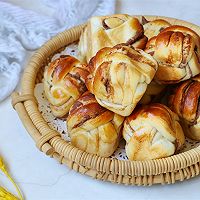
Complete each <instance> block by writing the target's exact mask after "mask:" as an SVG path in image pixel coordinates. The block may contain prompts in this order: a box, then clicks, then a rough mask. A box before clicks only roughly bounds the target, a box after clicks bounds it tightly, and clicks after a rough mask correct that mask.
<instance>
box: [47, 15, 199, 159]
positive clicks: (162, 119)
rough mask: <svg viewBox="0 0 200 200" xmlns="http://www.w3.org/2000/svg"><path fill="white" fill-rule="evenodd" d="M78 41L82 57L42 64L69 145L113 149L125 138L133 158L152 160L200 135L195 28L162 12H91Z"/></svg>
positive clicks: (108, 151) (106, 153)
mask: <svg viewBox="0 0 200 200" xmlns="http://www.w3.org/2000/svg"><path fill="white" fill-rule="evenodd" d="M78 49H79V60H78V59H77V58H74V57H72V56H69V55H66V56H61V57H60V58H58V59H56V60H54V61H52V62H51V63H50V64H49V65H48V66H47V67H46V69H45V72H44V90H45V95H46V97H47V99H48V101H49V103H50V107H51V109H52V113H53V114H54V115H55V116H56V117H60V118H64V119H66V123H67V128H68V132H69V136H70V138H71V143H72V145H74V146H75V147H77V148H79V149H81V150H83V151H86V152H88V153H92V154H96V155H99V156H102V157H109V156H111V155H112V154H113V153H114V151H115V150H116V148H117V146H118V144H119V142H120V140H121V139H123V138H124V140H125V141H126V146H125V150H126V154H127V156H128V159H129V160H149V159H158V158H163V157H167V156H171V155H173V154H175V153H177V152H178V151H179V150H181V148H182V147H183V145H184V143H185V136H187V137H189V138H191V139H194V140H199V141H200V75H198V74H200V37H199V35H198V34H197V33H196V32H194V31H193V30H191V29H190V28H188V27H184V26H180V25H171V24H170V23H169V22H168V21H166V20H163V19H156V20H153V21H148V20H147V19H146V18H144V17H142V19H137V18H135V17H132V16H129V15H125V14H118V15H112V16H101V17H92V18H91V19H90V20H89V21H88V23H87V25H86V27H85V28H84V30H83V32H82V34H81V37H80V41H79V45H78ZM169 88H171V89H169ZM166 91H168V92H167V93H166ZM163 94H165V95H163ZM166 94H167V95H166ZM163 96H165V99H164V101H163V98H162V97H163ZM163 102H165V103H163ZM164 104H165V105H164Z"/></svg>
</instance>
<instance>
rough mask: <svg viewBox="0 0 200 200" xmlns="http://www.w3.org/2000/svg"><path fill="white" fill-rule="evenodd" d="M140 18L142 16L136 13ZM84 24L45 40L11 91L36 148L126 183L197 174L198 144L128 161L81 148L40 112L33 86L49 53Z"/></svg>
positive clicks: (75, 37) (62, 45)
mask: <svg viewBox="0 0 200 200" xmlns="http://www.w3.org/2000/svg"><path fill="white" fill-rule="evenodd" d="M136 17H138V18H140V19H141V17H142V16H136ZM145 17H146V18H147V20H153V19H157V18H162V19H166V20H168V21H169V22H170V23H171V24H178V25H183V26H187V27H189V28H191V29H193V30H194V31H196V32H197V33H198V34H200V27H198V26H196V25H194V24H191V23H188V22H185V21H181V20H178V19H173V18H167V17H160V16H145ZM84 26H85V25H79V26H76V27H74V28H71V29H69V30H66V31H64V32H62V33H60V34H58V35H56V36H55V37H53V38H52V39H51V40H49V41H48V42H46V43H45V44H44V45H43V46H42V47H41V48H40V49H39V50H38V51H37V52H36V53H35V54H34V55H33V56H32V58H31V60H30V61H29V63H28V65H27V66H26V69H25V71H24V74H23V77H22V82H21V93H20V94H18V93H16V92H14V93H13V94H12V105H13V107H14V108H15V110H16V111H17V113H18V115H19V117H20V119H21V121H22V123H23V124H24V126H25V128H26V130H27V131H28V133H29V135H30V136H31V137H32V139H33V140H34V142H35V143H36V146H37V147H38V149H39V150H40V151H42V152H44V153H45V154H46V155H48V156H50V157H53V158H55V159H56V160H58V161H59V162H60V163H61V164H65V165H67V166H68V167H69V168H71V169H73V170H75V171H77V172H79V173H82V174H86V175H88V176H91V177H93V178H96V179H100V180H105V181H110V182H113V183H118V184H127V185H129V184H130V185H152V184H165V183H168V184H171V183H175V182H176V181H178V180H179V181H183V180H185V179H189V178H192V177H195V176H197V175H199V173H200V146H198V147H195V148H193V149H191V150H188V151H185V152H183V153H179V154H177V155H173V156H171V157H168V158H162V159H156V160H147V161H128V160H118V159H116V158H103V157H99V156H96V155H93V154H89V153H86V152H84V151H81V150H79V149H77V148H76V147H74V146H73V145H71V143H70V142H68V141H66V140H64V139H63V138H62V137H61V134H60V133H59V132H58V131H56V130H54V129H52V128H51V127H50V126H49V124H48V123H47V121H46V120H45V119H44V118H43V116H42V115H41V112H40V111H39V109H38V102H37V99H36V98H35V96H34V88H35V85H36V84H37V83H40V82H42V78H43V72H44V67H45V66H46V65H47V64H48V62H49V61H50V59H51V57H52V56H53V55H54V54H56V53H57V52H58V51H61V49H63V48H65V47H66V46H67V45H69V44H71V43H73V42H75V41H77V40H78V39H79V37H80V34H81V31H82V29H83V28H84Z"/></svg>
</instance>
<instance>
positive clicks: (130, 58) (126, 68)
mask: <svg viewBox="0 0 200 200" xmlns="http://www.w3.org/2000/svg"><path fill="white" fill-rule="evenodd" d="M88 70H89V71H90V75H89V76H88V79H87V81H86V84H87V87H88V89H89V91H90V92H91V93H93V94H94V95H95V98H96V99H97V101H98V103H99V104H100V105H101V106H103V107H105V108H107V109H109V110H111V111H113V112H115V113H117V114H119V115H122V116H128V115H130V114H131V112H132V111H133V109H134V108H135V106H136V105H137V103H138V102H139V100H140V99H141V97H142V96H143V94H144V93H145V91H146V88H147V85H148V84H149V83H150V82H151V80H152V79H153V77H154V75H155V73H156V70H157V62H156V61H155V60H154V59H153V58H152V57H151V56H150V55H149V54H147V53H145V52H144V51H142V50H134V49H133V48H131V47H129V46H126V45H122V44H120V45H116V46H114V47H113V48H109V47H107V48H103V49H101V50H100V51H98V53H97V54H96V55H95V56H94V57H93V58H92V59H91V60H90V62H89V65H88Z"/></svg>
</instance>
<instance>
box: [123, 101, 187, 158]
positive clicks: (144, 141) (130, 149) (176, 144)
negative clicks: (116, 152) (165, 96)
mask: <svg viewBox="0 0 200 200" xmlns="http://www.w3.org/2000/svg"><path fill="white" fill-rule="evenodd" d="M123 137H124V139H125V140H126V147H125V148H126V153H127V156H128V158H129V160H149V159H156V158H162V157H167V156H170V155H173V154H174V153H175V152H176V151H177V150H179V149H180V148H181V147H182V146H183V144H184V142H185V137H184V134H183V131H182V128H181V126H180V124H179V118H178V116H177V115H176V114H175V113H173V112H172V111H171V110H170V109H169V108H168V107H167V106H165V105H162V104H158V103H155V104H150V105H146V106H139V107H137V108H136V109H135V110H134V111H133V113H132V114H131V115H130V116H129V117H127V118H126V119H125V122H124V128H123Z"/></svg>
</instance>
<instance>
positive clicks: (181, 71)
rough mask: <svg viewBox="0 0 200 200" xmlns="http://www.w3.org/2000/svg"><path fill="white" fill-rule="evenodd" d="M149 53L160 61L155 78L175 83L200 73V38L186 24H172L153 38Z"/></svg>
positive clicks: (148, 49) (148, 44)
mask: <svg viewBox="0 0 200 200" xmlns="http://www.w3.org/2000/svg"><path fill="white" fill-rule="evenodd" d="M145 51H146V52H147V53H149V54H151V55H152V56H153V57H154V58H155V59H156V60H157V62H158V65H159V67H158V71H157V73H156V75H155V78H154V79H155V80H156V81H157V82H159V83H164V84H174V83H178V82H180V81H184V80H187V79H189V78H191V77H193V76H195V75H197V74H199V73H200V38H199V36H198V35H197V34H196V33H195V32H194V31H193V30H191V29H189V28H187V27H184V26H177V25H174V26H170V27H168V28H165V29H164V30H163V31H162V32H161V33H159V34H158V36H155V37H153V38H151V39H150V40H149V41H148V43H147V46H146V50H145Z"/></svg>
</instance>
